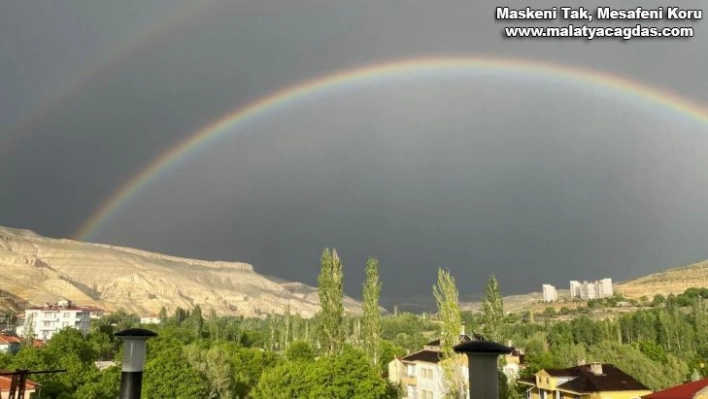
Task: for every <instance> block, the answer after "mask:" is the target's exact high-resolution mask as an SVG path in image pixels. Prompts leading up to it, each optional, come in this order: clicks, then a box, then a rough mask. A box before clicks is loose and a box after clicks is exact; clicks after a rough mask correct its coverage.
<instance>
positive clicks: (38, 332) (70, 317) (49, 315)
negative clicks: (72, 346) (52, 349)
mask: <svg viewBox="0 0 708 399" xmlns="http://www.w3.org/2000/svg"><path fill="white" fill-rule="evenodd" d="M96 311H97V309H96V308H92V307H80V306H76V305H74V304H73V303H72V302H71V301H60V302H58V303H56V304H54V305H50V304H46V305H44V306H41V307H32V308H29V309H27V310H26V311H25V314H24V320H25V324H24V326H23V328H22V329H21V330H22V334H25V335H26V334H27V331H26V330H27V329H28V328H30V329H32V331H33V333H34V337H36V338H38V339H41V340H43V341H47V340H49V339H51V338H52V336H53V335H54V334H56V333H57V332H58V331H59V330H61V329H63V328H66V327H71V328H75V329H77V330H79V331H81V332H82V333H84V334H87V333H88V332H89V327H90V323H91V313H92V312H93V313H95V312H96Z"/></svg>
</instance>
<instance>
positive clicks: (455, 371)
mask: <svg viewBox="0 0 708 399" xmlns="http://www.w3.org/2000/svg"><path fill="white" fill-rule="evenodd" d="M433 295H434V296H435V301H436V302H437V305H438V317H439V319H440V322H441V331H440V353H441V356H442V360H441V361H440V365H441V366H442V369H443V376H444V378H445V383H446V384H445V386H446V387H447V389H448V394H447V397H448V398H458V397H460V395H461V394H462V392H464V391H465V390H466V388H465V386H464V384H463V381H464V380H463V378H462V372H461V368H460V367H459V355H458V354H456V353H455V350H454V349H453V348H454V347H455V345H457V344H458V343H459V341H460V333H461V329H462V316H461V315H460V306H459V303H458V296H459V294H458V291H457V285H456V284H455V278H454V277H453V276H452V275H451V274H450V272H448V271H446V270H443V269H438V281H437V284H436V285H435V286H433Z"/></svg>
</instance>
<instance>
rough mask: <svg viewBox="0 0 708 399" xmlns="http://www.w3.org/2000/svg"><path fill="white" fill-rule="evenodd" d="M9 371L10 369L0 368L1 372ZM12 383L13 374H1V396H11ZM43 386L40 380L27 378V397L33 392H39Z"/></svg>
mask: <svg viewBox="0 0 708 399" xmlns="http://www.w3.org/2000/svg"><path fill="white" fill-rule="evenodd" d="M3 373H8V371H4V370H0V374H3ZM11 385H12V376H10V375H0V398H8V397H10V387H11ZM41 387H42V386H41V385H40V384H39V383H38V382H34V381H31V380H25V397H26V398H29V397H30V395H31V394H33V393H35V392H39V390H40V388H41Z"/></svg>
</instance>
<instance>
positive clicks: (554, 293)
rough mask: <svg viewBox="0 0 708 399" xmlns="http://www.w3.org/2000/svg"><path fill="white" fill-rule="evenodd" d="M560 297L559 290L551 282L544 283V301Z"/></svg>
mask: <svg viewBox="0 0 708 399" xmlns="http://www.w3.org/2000/svg"><path fill="white" fill-rule="evenodd" d="M557 299H558V290H556V287H554V286H552V285H550V284H544V285H543V302H553V301H556V300H557Z"/></svg>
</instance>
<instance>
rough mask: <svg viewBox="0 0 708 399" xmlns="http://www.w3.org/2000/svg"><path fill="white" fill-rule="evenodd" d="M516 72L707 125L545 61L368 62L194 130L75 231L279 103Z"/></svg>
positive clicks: (646, 93) (683, 104)
mask: <svg viewBox="0 0 708 399" xmlns="http://www.w3.org/2000/svg"><path fill="white" fill-rule="evenodd" d="M456 71H457V72H460V71H467V72H470V73H472V72H477V73H481V72H486V73H512V74H514V73H515V74H521V75H522V76H524V77H529V78H539V77H546V78H551V79H554V80H559V81H567V82H573V83H578V84H583V85H585V86H588V87H592V88H598V89H605V90H608V93H609V94H611V95H615V96H616V95H622V96H624V97H627V99H628V100H634V101H635V102H636V101H639V102H640V103H641V102H644V103H646V104H649V105H653V106H656V107H659V108H663V109H668V110H672V111H673V112H675V113H676V114H677V115H683V116H686V117H689V118H692V119H695V120H697V121H700V122H702V123H705V124H707V125H708V110H706V109H705V108H704V107H702V106H700V105H698V104H696V103H693V102H691V101H689V100H687V99H684V98H682V97H679V96H678V95H675V94H672V93H670V92H668V91H663V90H660V89H658V88H654V87H650V86H648V85H643V84H640V83H638V82H635V81H631V80H629V79H625V78H621V77H618V76H614V75H610V74H606V73H600V72H595V71H591V70H586V69H582V68H578V67H571V66H564V65H559V64H550V63H541V62H536V61H530V60H520V59H505V58H491V57H447V58H424V59H413V60H404V61H393V62H386V63H382V64H375V65H368V66H364V67H360V68H355V69H351V70H347V71H344V72H339V73H335V74H332V75H328V76H325V77H322V78H318V79H314V80H311V81H307V82H305V83H302V84H299V85H296V86H293V87H290V88H287V89H285V90H282V91H279V92H276V93H274V94H272V95H269V96H266V97H264V98H261V99H259V100H257V101H255V102H253V103H251V104H250V105H247V106H245V107H243V108H239V109H237V110H235V111H234V112H231V113H229V114H227V115H225V116H223V117H221V118H219V119H218V120H216V121H215V122H213V123H210V124H208V125H207V126H205V127H204V128H202V129H199V130H197V131H196V132H194V133H193V134H191V135H190V136H189V137H188V138H187V139H185V140H183V141H181V142H179V143H177V144H176V145H175V146H173V147H172V148H170V149H169V150H168V151H166V152H164V153H163V154H162V155H160V156H159V157H157V158H156V159H155V160H154V161H152V162H151V163H150V164H149V165H147V167H145V168H144V169H142V170H141V171H140V172H138V173H137V174H136V175H134V176H133V177H132V178H131V179H130V180H129V181H127V182H126V183H125V184H123V185H122V186H121V187H120V188H119V189H118V190H116V191H115V192H114V193H113V195H111V196H110V197H109V198H108V199H107V200H106V201H105V202H104V203H103V204H101V206H100V207H99V208H98V209H97V210H96V211H95V212H94V213H93V214H92V215H91V217H90V218H89V219H88V220H87V221H86V222H85V223H84V224H83V225H82V226H81V228H80V229H79V231H78V232H77V233H76V234H75V238H76V239H79V240H89V239H90V238H91V237H92V235H93V234H95V233H96V232H97V231H98V230H99V229H100V228H101V227H102V226H103V225H104V224H106V223H107V222H108V221H109V220H110V218H111V216H112V215H114V214H116V213H117V211H118V210H119V209H120V208H121V207H122V206H123V205H124V204H126V203H127V202H128V201H129V200H130V199H131V198H133V197H134V196H135V195H136V193H137V192H138V191H140V189H142V188H143V187H146V186H147V185H148V184H149V183H150V182H151V181H153V180H155V179H157V178H158V177H159V176H160V175H161V174H163V173H165V172H166V171H167V170H169V167H170V165H173V164H174V163H176V162H177V161H178V160H180V159H182V158H184V157H185V156H187V154H189V153H190V152H193V151H195V150H197V149H198V148H201V147H204V146H206V145H208V144H209V143H211V142H212V141H214V140H216V139H218V138H219V137H221V136H222V135H225V134H229V133H233V132H236V131H238V127H239V126H240V125H242V124H244V123H247V122H248V121H250V120H253V119H256V118H258V117H263V116H266V115H268V114H270V113H273V112H275V111H277V110H278V109H279V108H280V107H282V106H285V105H288V104H291V103H295V102H298V101H303V100H305V99H309V98H312V97H316V96H318V95H323V94H326V93H331V92H336V91H339V90H343V89H345V88H348V87H351V86H353V85H357V84H361V83H365V82H371V81H376V80H379V79H384V80H385V79H391V78H395V77H400V76H405V75H407V74H423V76H425V74H428V73H429V74H445V73H451V72H456Z"/></svg>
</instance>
